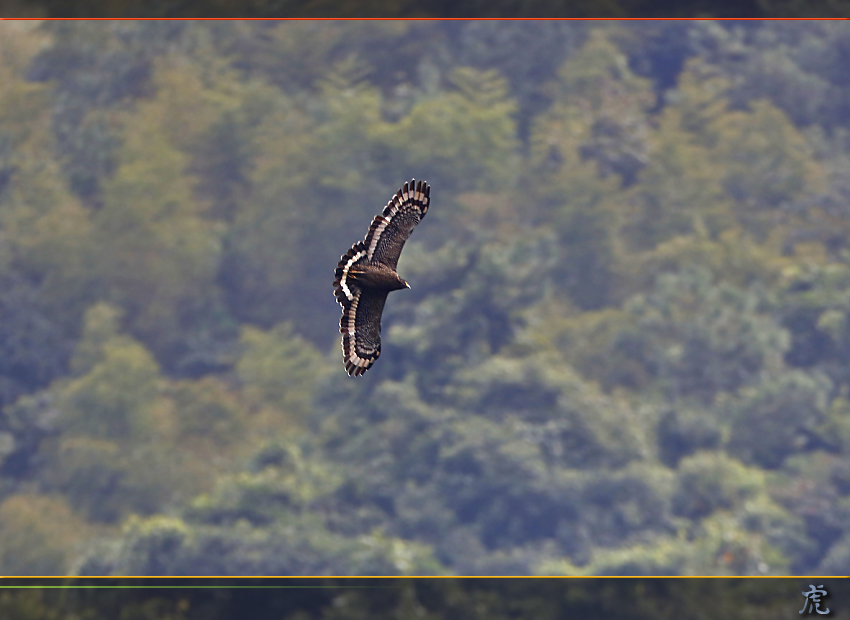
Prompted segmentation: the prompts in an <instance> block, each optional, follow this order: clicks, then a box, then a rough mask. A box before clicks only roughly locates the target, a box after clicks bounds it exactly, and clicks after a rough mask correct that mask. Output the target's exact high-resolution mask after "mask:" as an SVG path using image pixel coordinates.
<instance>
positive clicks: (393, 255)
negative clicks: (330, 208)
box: [334, 180, 431, 377]
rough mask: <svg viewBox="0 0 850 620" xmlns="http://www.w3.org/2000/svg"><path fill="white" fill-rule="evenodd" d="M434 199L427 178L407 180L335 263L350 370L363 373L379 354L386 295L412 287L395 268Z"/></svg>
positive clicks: (336, 293)
mask: <svg viewBox="0 0 850 620" xmlns="http://www.w3.org/2000/svg"><path fill="white" fill-rule="evenodd" d="M430 202H431V187H430V186H429V185H428V184H427V183H425V182H424V181H419V182H418V183H416V181H415V180H411V181H410V183H405V184H404V187H402V188H401V189H400V190H398V193H396V195H395V196H393V197H392V199H391V200H390V201H389V202H388V203H387V206H386V207H384V210H383V212H382V213H381V215H378V216H375V219H374V220H372V225H371V226H370V227H369V232H367V233H366V238H365V239H364V240H363V241H358V242H357V243H355V244H354V245H353V246H352V247H351V249H350V250H348V252H346V253H345V254H343V256H342V258H341V259H340V261H339V264H338V265H337V267H336V272H335V273H334V275H335V279H334V296H335V297H336V300H337V301H338V302H339V305H341V306H342V318H341V319H340V321H339V331H340V333H341V334H342V355H343V361H344V362H345V370H346V372H347V373H348V374H349V375H354V376H355V377H357V376H360V375H362V374H363V373H364V372H366V371H367V370H369V368H371V366H372V364H374V363H375V360H376V359H378V356H379V355H380V354H381V314H382V313H383V311H384V303H385V302H386V301H387V295H389V294H390V292H392V291H395V290H399V289H403V288H410V286H409V285H408V284H407V282H405V281H404V280H402V279H401V278H400V277H399V275H398V273H396V266H397V265H398V258H399V256H401V250H402V248H403V247H404V242H405V241H407V238H408V237H409V236H410V234H411V233H412V232H413V229H414V228H415V227H416V225H417V224H418V223H419V222H420V221H421V220H422V218H423V217H425V214H426V213H427V212H428V205H429V204H430Z"/></svg>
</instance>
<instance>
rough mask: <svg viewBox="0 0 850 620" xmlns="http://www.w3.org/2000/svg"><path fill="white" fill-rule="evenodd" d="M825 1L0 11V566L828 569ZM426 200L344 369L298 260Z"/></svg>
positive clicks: (849, 205) (836, 539) (70, 570)
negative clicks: (145, 18)
mask: <svg viewBox="0 0 850 620" xmlns="http://www.w3.org/2000/svg"><path fill="white" fill-rule="evenodd" d="M848 64H850V24H848V23H846V22H829V21H826V22H823V21H821V22H814V21H809V22H805V21H804V22H712V21H698V22H635V23H622V22H476V21H471V22H332V21H330V22H262V21H260V22H45V23H39V22H3V23H0V85H2V86H0V282H2V285H3V288H2V294H0V405H2V416H0V462H2V468H0V574H6V575H50V574H84V575H108V574H118V575H135V574H146V575H322V574H325V575H328V574H333V575H364V574H365V575H369V574H371V575H403V574H411V575H413V574H461V575H480V574H509V575H532V574H540V575H562V574H563V575H652V574H683V575H686V574H704V575H759V574H764V575H771V574H821V575H824V574H847V573H850V72H848V69H847V67H848ZM411 176H415V177H416V178H417V179H425V180H427V181H428V182H430V183H431V184H432V186H433V191H432V200H433V203H432V205H433V208H432V209H431V211H430V213H429V215H428V217H427V218H426V219H425V220H424V222H423V223H422V225H421V226H419V227H418V228H417V230H416V232H415V234H414V236H413V238H412V239H411V241H410V242H409V243H408V245H407V248H406V249H405V253H404V254H403V255H402V259H401V262H400V264H399V273H400V274H401V275H402V277H404V278H405V279H407V280H408V281H410V283H411V286H412V287H413V288H412V290H410V291H403V292H399V293H396V294H394V295H393V296H392V297H391V298H390V301H389V303H388V305H387V308H386V311H385V315H384V325H383V327H384V332H383V335H384V355H383V356H382V358H381V360H380V361H379V363H378V364H376V366H375V367H374V368H373V369H372V370H371V371H370V372H369V373H368V374H367V375H366V376H365V377H363V378H360V379H358V380H355V379H351V378H349V377H347V376H346V375H345V373H344V371H343V367H342V361H341V353H340V346H339V342H338V336H339V334H338V320H339V313H340V311H339V307H338V305H337V304H336V303H335V301H334V299H333V295H332V287H331V281H332V272H333V269H334V267H335V265H336V262H337V260H338V259H339V256H340V255H341V254H342V253H343V252H344V251H345V250H347V249H348V247H350V245H351V244H352V243H353V242H355V241H357V240H358V239H360V238H362V236H363V235H364V234H365V232H366V229H367V228H368V224H369V222H370V220H371V218H372V216H373V215H375V214H376V213H378V212H379V210H380V208H382V207H383V205H384V204H386V201H387V200H388V199H389V197H390V195H391V194H392V192H394V191H395V190H397V189H398V187H399V186H400V184H401V183H402V182H404V181H405V180H408V179H410V177H411Z"/></svg>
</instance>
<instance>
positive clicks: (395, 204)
mask: <svg viewBox="0 0 850 620" xmlns="http://www.w3.org/2000/svg"><path fill="white" fill-rule="evenodd" d="M430 202H431V186H430V185H428V184H427V183H425V182H424V181H419V182H418V183H417V182H416V180H415V179H414V180H411V181H410V183H405V184H404V187H402V188H401V189H400V190H398V192H397V193H396V195H395V196H393V197H392V199H391V200H390V201H389V202H388V203H387V206H386V207H384V211H383V212H382V213H381V215H377V216H375V219H374V220H372V225H371V226H370V227H369V232H368V233H366V239H365V240H364V241H363V243H364V244H365V247H366V256H367V258H368V259H369V261H370V262H372V263H382V264H384V265H386V266H387V267H389V268H390V269H395V268H396V266H397V265H398V257H399V256H401V250H402V248H403V247H404V242H405V241H407V238H408V237H409V236H410V233H412V232H413V229H414V228H415V227H416V225H417V224H418V223H419V222H420V221H422V218H423V217H425V214H426V213H428V205H429V204H430Z"/></svg>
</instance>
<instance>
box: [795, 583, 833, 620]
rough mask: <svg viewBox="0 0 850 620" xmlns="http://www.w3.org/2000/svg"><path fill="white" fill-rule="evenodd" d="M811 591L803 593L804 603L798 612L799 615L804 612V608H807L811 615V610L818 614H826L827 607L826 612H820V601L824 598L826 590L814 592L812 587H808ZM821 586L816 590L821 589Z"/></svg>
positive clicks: (827, 611)
mask: <svg viewBox="0 0 850 620" xmlns="http://www.w3.org/2000/svg"><path fill="white" fill-rule="evenodd" d="M809 587H810V588H811V590H809V591H808V592H803V596H805V597H806V602H805V603H803V609H801V610H800V613H803V612H804V611H806V606H807V605H808V607H809V613H812V609H814V610H815V611H816V612H818V613H819V614H828V613H829V607H827V608H826V611H821V610H820V599H821V597H822V596H826V590H816V589H815V587H814V586H812V585H810V586H809ZM822 587H823V586H818V588H822Z"/></svg>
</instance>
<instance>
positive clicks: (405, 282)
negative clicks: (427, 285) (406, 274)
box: [402, 280, 410, 288]
mask: <svg viewBox="0 0 850 620" xmlns="http://www.w3.org/2000/svg"><path fill="white" fill-rule="evenodd" d="M402 281H403V282H404V285H405V286H406V287H407V288H410V285H409V284H408V283H407V280H402Z"/></svg>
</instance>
